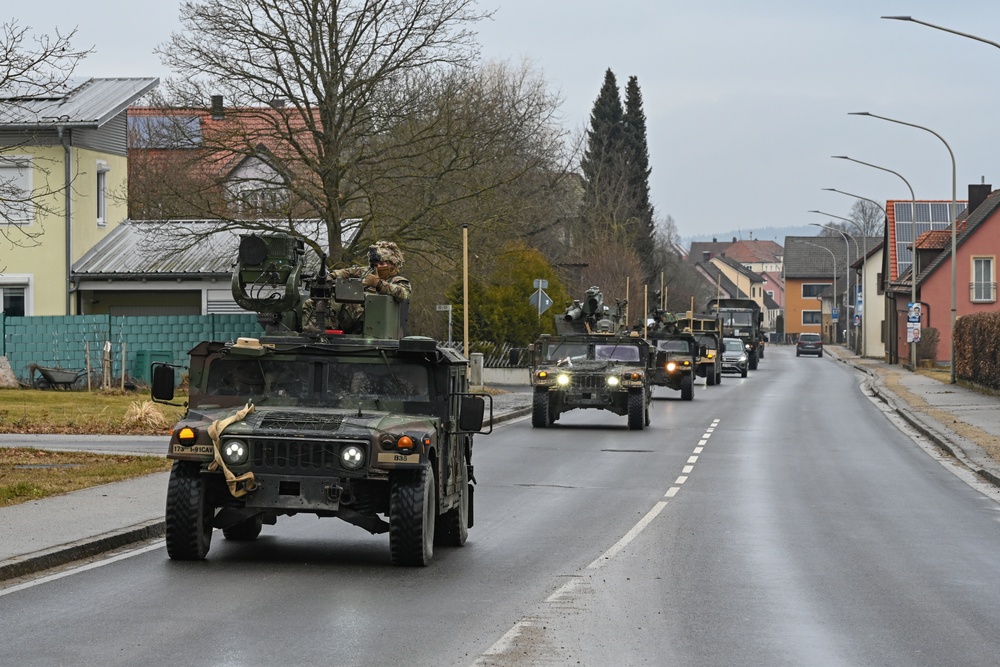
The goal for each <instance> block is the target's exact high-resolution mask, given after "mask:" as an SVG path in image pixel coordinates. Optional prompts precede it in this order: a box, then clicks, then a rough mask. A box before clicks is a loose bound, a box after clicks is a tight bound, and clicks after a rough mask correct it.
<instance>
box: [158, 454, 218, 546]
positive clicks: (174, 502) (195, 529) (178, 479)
mask: <svg viewBox="0 0 1000 667" xmlns="http://www.w3.org/2000/svg"><path fill="white" fill-rule="evenodd" d="M214 515H215V508H213V507H212V506H211V505H210V504H209V502H208V480H207V479H205V477H204V476H203V475H202V474H201V464H200V463H198V462H196V461H174V465H173V468H171V470H170V482H169V484H168V485H167V509H166V517H165V519H166V541H167V555H168V556H170V558H172V559H174V560H203V559H204V558H205V556H207V555H208V550H209V548H210V547H211V546H212V518H213V516H214Z"/></svg>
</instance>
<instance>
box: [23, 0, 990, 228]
mask: <svg viewBox="0 0 1000 667" xmlns="http://www.w3.org/2000/svg"><path fill="white" fill-rule="evenodd" d="M179 6H180V2H179V0H158V2H155V3H152V2H149V3H147V2H142V3H136V2H135V1H134V0H97V2H92V3H81V2H77V1H76V0H40V1H38V2H34V3H18V5H17V8H16V9H15V10H14V17H15V18H16V19H17V20H18V21H19V23H20V24H21V25H22V26H25V25H28V26H31V27H32V28H34V29H35V30H37V31H41V32H51V31H52V30H53V29H54V28H56V27H58V28H59V29H61V30H66V29H68V28H72V27H78V29H79V31H78V33H77V39H76V41H75V42H74V44H75V45H76V46H79V47H83V46H89V45H94V46H95V48H96V53H95V54H94V55H93V56H91V57H90V58H88V59H87V60H86V61H85V62H84V64H83V65H82V66H81V68H80V69H79V70H78V72H77V73H78V74H80V75H85V76H101V77H113V76H158V77H161V78H166V77H167V76H169V75H170V74H171V73H170V72H169V71H167V70H166V69H165V68H164V67H163V66H162V65H161V64H160V62H159V60H158V59H157V58H156V56H154V55H153V53H152V50H153V48H154V46H156V45H158V44H161V43H163V42H165V41H166V40H167V39H168V37H169V36H170V33H171V32H173V31H176V30H179V29H180V24H179V23H178V19H177V17H178V8H179ZM480 6H481V7H482V8H484V9H495V10H496V13H495V15H494V17H493V19H492V20H491V21H489V22H486V23H483V24H481V25H480V26H479V33H480V41H481V42H482V45H483V55H484V57H486V58H490V59H501V60H510V61H513V62H519V61H520V60H521V59H524V58H526V59H528V60H530V62H531V63H533V65H534V66H535V67H536V68H537V69H538V70H540V71H541V73H542V74H543V75H544V76H545V78H546V79H547V80H548V81H549V82H550V84H551V86H552V87H553V89H554V90H557V91H558V92H559V94H560V96H561V98H562V99H563V103H562V107H561V111H562V116H563V121H564V123H565V125H566V127H567V129H569V130H571V131H574V132H577V131H580V130H582V129H583V128H585V126H586V125H587V122H588V118H589V114H590V110H591V107H592V106H593V102H594V99H595V98H596V97H597V93H598V91H599V90H600V86H601V83H602V81H603V79H604V72H605V70H606V69H607V68H609V67H610V68H611V70H612V71H613V72H614V73H615V75H616V77H617V78H618V82H619V85H620V86H624V84H625V82H626V81H627V80H628V77H629V76H631V75H635V76H637V77H638V80H639V85H640V88H641V90H642V95H643V105H644V109H645V112H646V121H647V129H648V133H649V149H650V163H651V167H652V170H653V171H652V176H651V188H652V198H653V204H654V206H655V208H656V211H657V214H658V216H660V217H664V218H665V217H666V216H670V217H672V218H673V219H674V221H675V223H676V225H677V228H678V231H679V232H680V233H681V235H682V236H692V235H696V234H712V233H723V232H726V231H728V230H731V229H740V230H747V231H748V232H749V230H753V229H760V228H764V227H772V226H773V227H792V226H800V225H804V224H807V223H810V222H825V221H827V219H825V218H823V217H822V216H819V215H816V214H811V213H808V212H807V211H809V210H810V209H817V210H821V211H825V212H828V213H832V214H834V215H842V216H847V215H848V214H849V212H850V208H851V205H852V204H853V202H854V200H853V199H852V198H851V197H848V196H845V195H841V194H837V193H833V192H824V191H822V188H835V189H838V190H842V191H846V192H850V193H853V194H856V195H860V196H863V197H868V198H872V199H877V200H881V201H884V200H885V199H908V198H909V196H910V194H909V190H908V189H907V187H906V184H905V183H904V182H903V180H901V179H900V178H899V177H897V176H894V175H892V174H889V173H886V172H883V171H879V170H877V169H872V168H869V167H866V166H863V165H859V164H855V163H852V162H848V161H844V160H836V159H832V158H831V157H830V156H832V155H847V156H850V157H852V158H855V159H858V160H862V161H864V162H868V163H872V164H876V165H879V166H882V167H885V168H887V169H891V170H893V171H896V172H898V173H899V174H900V175H902V176H903V178H905V179H906V180H907V181H909V183H910V185H911V186H912V187H913V189H914V193H915V195H916V197H917V198H918V199H942V200H948V199H950V198H951V182H952V168H951V160H950V158H949V156H948V151H947V149H946V148H945V145H944V144H943V143H942V142H941V141H940V140H939V139H937V138H936V137H934V135H932V134H929V133H928V132H924V131H922V130H919V129H914V128H910V127H905V126H901V125H896V124H893V123H889V122H886V121H882V120H877V119H873V118H865V117H854V116H848V115H847V114H848V112H851V111H869V112H871V113H874V114H878V115H881V116H887V117H890V118H895V119H898V120H902V121H906V122H910V123H915V124H918V125H923V126H925V127H928V128H930V129H931V130H934V131H935V132H937V133H938V134H940V135H941V136H942V137H943V138H944V139H945V140H946V141H947V142H948V144H949V145H950V146H951V149H952V150H953V151H954V153H955V159H956V161H957V184H958V185H957V187H958V199H965V198H966V195H967V186H968V184H969V183H979V182H981V179H983V178H985V182H986V183H992V184H993V185H995V186H997V187H1000V150H998V149H1000V123H998V122H997V110H998V109H1000V99H998V97H1000V86H998V85H997V81H996V78H995V74H996V73H997V72H998V71H1000V48H997V47H995V46H991V45H989V44H984V43H982V42H977V41H974V40H971V39H968V38H964V37H959V36H957V35H952V34H948V33H945V32H942V31H939V30H934V29H932V28H928V27H925V26H921V25H917V24H915V23H904V22H899V21H887V20H881V19H880V18H879V17H880V16H883V15H909V16H913V17H914V18H917V19H920V20H922V21H926V22H928V23H933V24H936V25H940V26H944V27H948V28H951V29H954V30H958V31H960V32H964V33H969V34H973V35H976V36H979V37H982V38H984V39H988V40H991V41H995V42H1000V2H996V0H993V1H987V0H955V1H954V2H949V3H945V2H941V1H940V0H937V1H931V0H909V1H896V0H885V1H883V2H873V1H872V0H827V1H825V2H814V1H813V0H755V1H753V2H750V1H748V0H715V1H714V2H692V1H691V0H617V2H614V3H611V2H608V1H607V0H601V1H597V0H480ZM139 7H141V10H140V9H139ZM991 75H993V76H991ZM622 94H623V95H624V92H623V93H622ZM755 237H758V236H756V235H755ZM763 238H767V237H763ZM776 240H778V241H779V242H782V241H783V238H777V239H776Z"/></svg>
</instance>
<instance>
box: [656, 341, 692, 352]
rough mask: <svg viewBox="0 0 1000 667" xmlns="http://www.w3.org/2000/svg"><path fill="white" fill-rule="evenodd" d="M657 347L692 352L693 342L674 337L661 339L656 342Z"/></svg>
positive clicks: (669, 350)
mask: <svg viewBox="0 0 1000 667" xmlns="http://www.w3.org/2000/svg"><path fill="white" fill-rule="evenodd" d="M656 348H657V349H658V350H663V351H664V352H685V353H688V352H691V342H690V341H687V340H682V339H680V338H674V339H672V340H660V341H657V342H656Z"/></svg>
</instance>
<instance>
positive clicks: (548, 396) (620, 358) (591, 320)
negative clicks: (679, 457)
mask: <svg viewBox="0 0 1000 667" xmlns="http://www.w3.org/2000/svg"><path fill="white" fill-rule="evenodd" d="M623 312H624V302H618V304H617V306H616V308H615V310H614V311H612V310H611V309H610V308H609V307H607V306H605V305H604V297H603V294H602V293H601V291H600V289H599V288H598V287H591V288H590V289H589V290H587V294H586V297H585V298H584V300H583V302H582V303H581V302H579V301H574V302H573V303H572V304H570V305H569V307H567V309H566V312H565V313H564V314H563V315H556V330H557V331H558V332H559V333H558V334H557V335H554V336H553V335H549V334H542V336H541V337H539V339H538V340H537V341H535V343H534V344H532V346H531V347H530V348H529V351H530V355H531V384H532V387H533V392H534V393H533V397H532V415H531V425H532V426H533V427H535V428H546V427H548V426H551V425H552V424H553V423H555V422H556V421H557V420H558V419H559V416H560V415H561V414H563V413H564V412H568V411H570V410H576V409H587V408H594V409H599V410H608V411H610V412H613V413H614V414H616V415H619V416H627V417H628V427H629V429H632V430H641V429H642V428H643V427H644V426H648V425H649V403H650V397H651V393H652V388H651V386H650V384H649V375H650V372H651V370H652V363H653V355H654V350H653V348H652V347H651V346H650V345H649V343H648V342H646V340H644V339H643V338H642V337H641V336H640V335H639V333H638V332H627V331H625V328H624V316H623Z"/></svg>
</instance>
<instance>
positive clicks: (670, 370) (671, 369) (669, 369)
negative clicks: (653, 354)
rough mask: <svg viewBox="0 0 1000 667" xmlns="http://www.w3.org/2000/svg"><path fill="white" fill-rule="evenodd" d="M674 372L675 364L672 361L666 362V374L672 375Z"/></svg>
mask: <svg viewBox="0 0 1000 667" xmlns="http://www.w3.org/2000/svg"><path fill="white" fill-rule="evenodd" d="M675 370H677V364H676V363H675V362H673V361H668V362H667V372H668V373H673V372H674V371H675Z"/></svg>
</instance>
